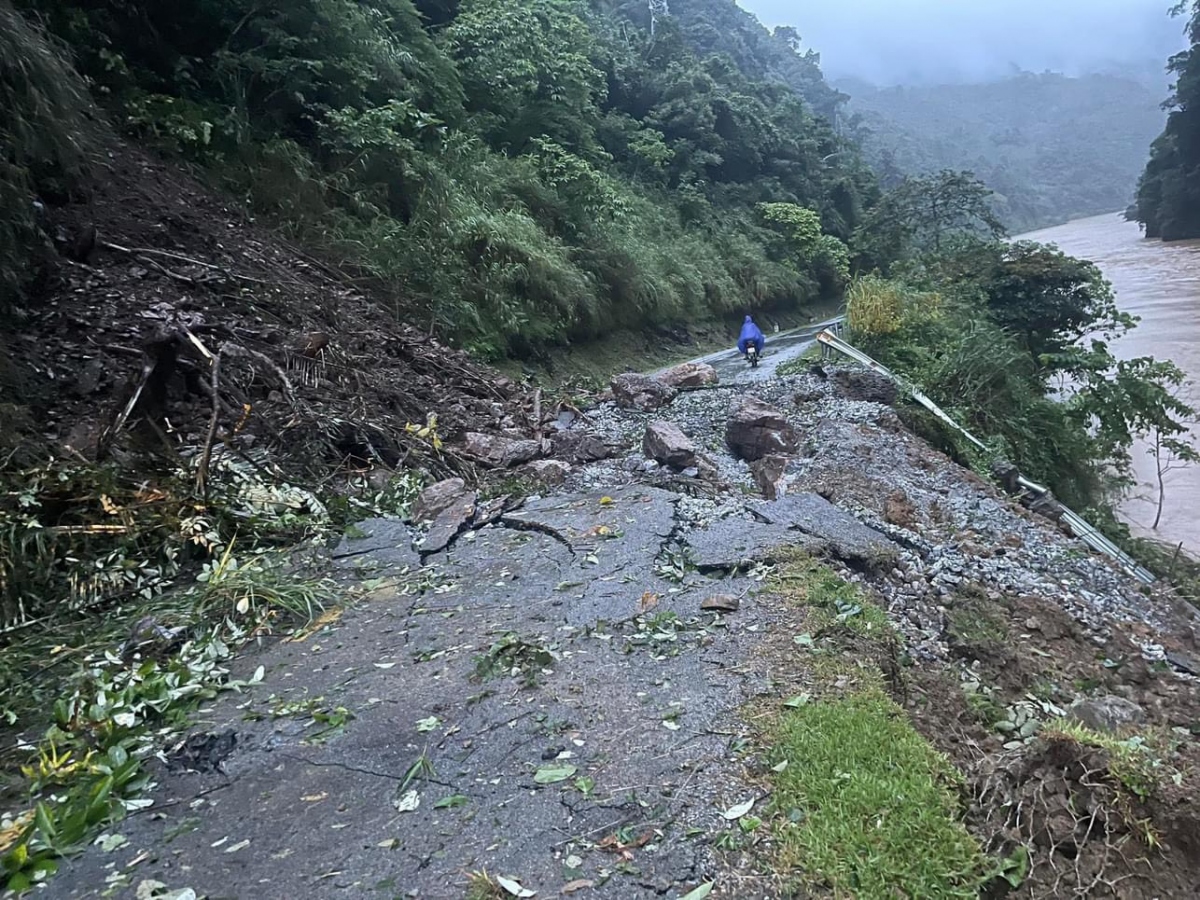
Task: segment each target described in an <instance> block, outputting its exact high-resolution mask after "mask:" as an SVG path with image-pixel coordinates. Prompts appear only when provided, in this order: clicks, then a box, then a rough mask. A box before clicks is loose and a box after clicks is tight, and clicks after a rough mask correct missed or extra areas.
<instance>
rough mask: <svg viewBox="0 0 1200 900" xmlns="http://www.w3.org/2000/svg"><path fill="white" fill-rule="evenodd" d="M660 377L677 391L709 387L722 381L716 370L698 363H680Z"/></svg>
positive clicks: (705, 364) (706, 364)
mask: <svg viewBox="0 0 1200 900" xmlns="http://www.w3.org/2000/svg"><path fill="white" fill-rule="evenodd" d="M658 377H659V378H660V379H661V380H662V381H664V382H666V383H667V384H669V385H670V386H671V387H673V388H676V389H677V390H688V389H691V388H700V387H707V386H708V385H710V384H716V383H717V382H718V381H720V379H719V378H718V377H717V370H716V369H714V368H713V367H712V366H710V365H709V364H708V363H698V362H686V363H680V364H679V365H677V366H675V367H674V368H671V369H667V371H665V372H663V373H662V374H661V375H659V376H658Z"/></svg>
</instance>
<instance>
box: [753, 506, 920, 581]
mask: <svg viewBox="0 0 1200 900" xmlns="http://www.w3.org/2000/svg"><path fill="white" fill-rule="evenodd" d="M750 510H751V511H752V512H753V513H754V515H755V516H757V517H758V518H759V519H760V520H762V521H763V522H764V523H766V524H767V525H772V526H777V527H783V528H787V529H794V530H796V531H801V532H803V533H804V534H806V535H809V536H811V537H814V538H817V539H819V540H821V541H824V542H825V543H827V544H828V546H829V548H830V550H832V552H833V554H834V555H835V556H836V557H837V558H838V559H841V560H842V561H843V562H846V563H850V564H851V565H858V566H865V567H867V568H868V569H871V570H874V571H878V570H882V569H886V568H890V567H891V566H893V565H895V562H896V559H897V558H898V556H899V552H900V548H899V547H897V546H896V544H894V543H893V542H892V541H891V540H889V539H888V538H886V537H884V535H882V534H881V533H879V532H878V531H876V530H875V529H873V528H868V527H867V526H866V525H864V524H863V523H862V522H860V521H858V519H856V518H854V516H852V515H850V513H848V512H846V511H845V510H843V509H841V508H839V507H837V506H834V505H833V504H832V503H830V502H829V501H828V500H826V499H825V498H824V497H821V496H818V495H817V494H788V495H786V496H784V497H780V498H779V499H778V500H760V501H757V502H754V503H751V504H750Z"/></svg>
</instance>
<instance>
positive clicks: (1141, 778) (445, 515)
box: [46, 370, 1200, 898]
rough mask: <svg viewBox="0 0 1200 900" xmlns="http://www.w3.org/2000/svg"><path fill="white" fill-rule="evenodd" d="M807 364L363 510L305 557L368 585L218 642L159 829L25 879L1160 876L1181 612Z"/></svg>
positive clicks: (162, 801) (730, 889) (560, 881)
mask: <svg viewBox="0 0 1200 900" xmlns="http://www.w3.org/2000/svg"><path fill="white" fill-rule="evenodd" d="M825 376H826V377H821V376H818V375H816V374H806V375H800V376H790V377H786V378H782V379H778V380H776V381H774V382H771V383H766V384H762V385H760V386H758V387H756V388H755V389H754V394H755V395H756V398H753V399H752V398H751V396H750V395H749V394H748V393H747V389H746V388H744V387H739V386H730V387H719V386H718V387H707V388H703V389H700V390H697V391H694V392H687V393H684V394H682V395H680V396H678V397H674V398H673V396H672V395H673V392H672V391H671V390H667V389H663V388H662V387H661V386H660V385H658V384H656V383H654V382H648V381H646V380H643V379H637V378H627V379H621V380H620V381H619V382H618V384H617V397H618V399H621V398H624V400H625V402H630V398H632V397H634V396H639V397H641V398H642V399H641V400H639V401H637V402H639V403H642V404H645V403H649V404H650V405H656V404H659V403H661V404H662V407H661V408H660V409H657V410H655V411H650V412H640V411H637V410H628V409H622V408H620V407H619V406H618V405H617V403H615V402H612V401H608V402H602V403H600V404H599V405H598V406H596V407H595V408H593V409H589V410H588V411H587V414H586V417H584V418H579V417H577V416H574V415H563V416H558V417H551V416H550V415H549V414H547V418H546V421H545V423H544V425H545V427H546V428H547V431H548V433H553V434H555V435H556V440H558V441H562V440H566V439H567V438H570V439H571V440H572V441H573V442H574V443H575V444H576V445H577V446H584V445H589V446H593V447H596V448H600V449H598V451H597V454H596V455H600V452H601V450H602V449H603V446H604V445H607V446H608V447H609V448H612V449H611V452H612V454H613V455H612V456H611V458H609V459H603V460H596V461H593V462H590V463H580V464H577V465H576V466H574V467H572V468H571V469H569V470H567V469H564V468H562V467H555V468H554V469H553V470H552V469H550V468H547V467H545V466H542V467H541V469H540V472H541V474H542V476H546V475H550V474H557V475H558V476H560V477H561V478H563V479H564V483H563V484H562V485H560V486H559V487H543V488H542V492H543V494H544V496H542V497H537V496H529V497H526V498H525V499H524V500H521V499H517V498H510V499H508V500H497V501H485V500H483V499H482V498H481V497H477V496H476V494H475V493H474V492H473V491H471V490H470V489H469V488H467V487H466V486H465V485H462V484H453V483H452V484H447V485H443V486H441V487H439V488H438V489H436V490H433V491H430V492H427V494H426V496H425V498H424V499H423V501H422V502H421V503H420V504H419V505H418V509H417V512H416V513H415V514H414V518H415V519H417V520H419V521H424V522H425V523H426V524H419V525H410V524H407V523H402V522H399V521H396V520H374V521H368V522H364V523H361V524H360V525H359V526H358V528H357V529H356V530H355V531H354V532H353V533H351V534H350V535H348V536H347V538H346V539H345V540H344V541H343V543H342V544H341V546H340V547H339V548H338V549H337V550H336V551H335V552H334V554H333V561H334V564H335V566H337V568H338V569H339V571H340V572H341V576H340V577H341V578H342V579H344V580H346V581H348V582H351V583H354V582H362V580H363V579H369V582H368V584H369V586H370V587H371V589H372V591H371V593H370V594H369V596H368V597H367V598H366V600H365V601H364V602H362V603H360V604H357V605H355V606H351V607H349V608H346V609H345V610H344V611H342V610H339V615H338V616H337V617H330V619H329V620H327V621H326V623H325V624H324V625H323V627H321V628H320V629H318V630H316V631H315V632H311V633H307V634H306V635H304V636H303V637H302V638H301V639H300V640H299V641H294V642H289V643H285V644H281V645H278V646H277V647H275V648H273V649H270V650H267V651H266V652H264V653H261V654H255V655H252V656H250V657H248V658H247V659H245V660H244V661H243V662H242V663H241V667H242V668H243V669H244V670H245V671H246V672H247V673H248V672H250V671H252V670H253V669H254V668H255V667H256V666H260V665H261V666H263V667H264V670H265V673H266V674H265V680H264V684H263V685H262V686H260V687H258V688H255V689H253V691H252V692H251V693H250V694H249V695H248V696H239V697H230V698H229V699H228V700H225V701H221V702H218V703H217V704H216V705H215V706H214V707H213V708H212V709H211V710H209V711H208V712H206V714H205V715H204V717H203V722H202V724H201V725H200V729H201V733H200V734H199V735H198V736H197V737H196V738H194V739H193V740H191V741H189V742H188V743H187V744H186V745H184V747H183V748H182V751H176V752H174V753H172V754H171V755H170V756H169V759H170V760H171V761H170V763H169V764H168V766H166V767H163V768H162V769H161V771H159V772H158V773H157V775H158V778H159V780H160V782H161V784H160V787H159V788H158V789H157V791H156V792H155V793H154V794H153V795H152V796H154V798H155V800H156V805H157V806H158V808H159V809H160V812H161V816H159V817H154V816H138V817H136V818H134V819H131V820H130V821H128V822H126V823H124V824H123V825H122V826H121V834H122V836H123V838H124V840H125V841H127V843H124V844H122V845H121V846H119V847H118V848H117V849H116V850H115V851H112V852H110V853H106V852H104V850H102V849H101V848H99V847H97V848H93V849H91V850H89V851H88V852H87V853H86V854H84V855H83V856H82V857H81V858H79V859H77V860H74V861H72V862H70V863H69V864H68V865H66V866H65V870H64V871H63V872H62V873H61V874H60V875H59V876H58V877H57V879H56V880H54V881H53V882H52V883H51V885H50V887H49V889H48V891H46V896H52V897H56V896H63V897H66V896H92V895H95V894H97V893H99V891H100V890H101V888H100V887H99V885H100V884H101V883H102V880H103V879H104V877H105V874H106V872H107V871H108V870H109V867H111V866H112V865H113V864H114V863H115V864H116V868H115V869H113V870H112V874H111V875H109V876H108V877H109V878H110V880H111V879H116V880H117V881H118V882H119V883H123V884H129V885H133V884H136V883H139V882H141V883H145V881H147V880H153V881H158V882H160V883H162V884H164V885H165V886H168V887H170V888H172V889H183V888H185V887H187V888H192V889H194V890H195V891H196V892H197V893H198V894H199V893H206V892H207V893H212V892H217V891H219V892H221V893H223V894H229V895H239V896H240V895H241V894H243V893H249V892H254V891H260V890H261V889H262V888H261V886H262V885H263V884H269V885H270V886H271V890H272V892H275V893H278V894H279V895H280V896H312V897H318V896H321V897H323V896H335V895H339V896H340V895H341V894H342V893H345V892H346V891H351V892H356V891H357V892H361V891H367V890H370V889H376V890H393V891H395V890H402V891H406V892H408V893H409V894H410V895H412V896H417V897H429V898H451V897H460V896H468V897H487V896H503V895H504V894H503V893H501V892H502V891H508V892H509V893H511V892H512V891H513V890H517V891H518V893H519V891H520V890H521V889H525V890H536V891H537V892H538V894H539V896H540V895H542V894H547V895H549V894H553V893H556V892H558V891H560V890H561V891H566V892H571V893H574V892H579V893H580V894H581V895H582V896H595V897H611V898H630V897H652V896H661V895H664V894H666V895H670V896H679V895H681V894H683V893H684V892H685V891H687V890H690V889H692V888H694V887H696V886H698V885H706V884H709V883H710V882H711V883H713V888H712V894H711V896H721V897H731V898H732V897H738V898H747V897H778V896H783V895H785V892H786V891H787V890H789V889H791V888H794V887H795V886H796V885H798V884H799V883H802V882H805V881H808V882H811V883H813V884H816V885H825V886H828V887H833V888H835V889H844V890H854V891H855V892H856V893H858V894H859V895H860V896H871V897H874V896H884V895H886V894H890V892H891V891H894V890H896V889H900V890H902V891H904V892H905V893H907V894H911V895H914V896H962V897H970V896H975V895H976V894H977V893H978V891H979V890H980V888H981V886H983V885H984V884H985V883H991V882H993V881H996V880H998V881H997V883H1002V884H1010V885H1011V886H1013V887H1014V888H1015V891H1016V893H1015V895H1016V896H1028V897H1062V896H1080V897H1084V896H1087V897H1095V896H1109V895H1112V896H1122V897H1180V898H1183V897H1190V896H1191V895H1192V886H1193V885H1194V883H1195V881H1196V878H1197V875H1198V873H1200V858H1197V856H1196V853H1195V845H1194V838H1193V835H1194V833H1195V829H1196V827H1197V825H1200V822H1197V821H1196V813H1195V807H1194V805H1193V799H1194V790H1195V788H1194V785H1193V783H1192V775H1191V770H1192V767H1193V766H1194V765H1195V763H1196V762H1197V761H1200V760H1198V759H1197V748H1196V745H1195V741H1194V739H1193V737H1192V735H1191V733H1190V731H1189V729H1192V728H1193V727H1194V723H1195V722H1196V721H1197V716H1198V714H1200V708H1198V706H1197V701H1196V698H1195V696H1194V683H1195V677H1196V675H1197V673H1198V672H1200V665H1198V664H1197V662H1196V659H1195V657H1194V656H1192V655H1191V654H1194V653H1195V652H1196V650H1197V644H1196V632H1195V627H1194V622H1195V619H1194V616H1193V614H1192V613H1191V611H1189V610H1187V609H1185V608H1183V607H1181V606H1180V605H1179V604H1178V603H1176V602H1175V601H1174V600H1173V599H1172V598H1171V596H1170V595H1169V593H1167V592H1165V591H1161V590H1154V591H1146V590H1144V589H1143V588H1142V587H1141V586H1140V585H1138V584H1137V583H1136V582H1134V581H1133V580H1131V579H1129V578H1127V577H1126V576H1124V575H1123V574H1121V573H1120V572H1119V571H1116V570H1115V569H1114V568H1112V567H1111V566H1110V565H1109V564H1108V563H1107V562H1106V561H1105V560H1103V559H1100V558H1097V557H1094V556H1091V555H1089V554H1088V553H1087V552H1086V551H1085V550H1084V548H1083V547H1082V546H1081V545H1080V544H1078V542H1076V541H1074V540H1072V539H1070V538H1068V537H1066V536H1064V535H1063V534H1062V533H1060V532H1059V531H1058V530H1057V529H1056V528H1055V527H1054V525H1053V523H1051V522H1049V521H1046V520H1043V519H1039V518H1037V517H1035V516H1033V515H1032V514H1030V513H1028V512H1027V511H1025V510H1023V509H1021V508H1020V507H1019V506H1017V505H1015V504H1014V503H1012V502H1011V501H1010V500H1008V499H1007V498H1005V497H1004V496H1002V495H1001V494H999V493H998V492H997V491H996V490H995V489H993V488H992V487H991V486H989V485H987V484H985V483H984V482H982V481H981V480H980V479H978V478H977V477H975V476H974V475H972V474H971V473H969V472H967V471H965V470H963V469H961V468H959V467H957V466H955V465H954V464H952V463H951V462H950V461H949V460H947V459H946V458H945V457H944V456H941V455H940V454H938V453H935V452H933V451H931V450H930V448H929V447H928V446H926V445H925V444H924V443H922V442H921V441H920V440H918V439H916V438H915V437H913V436H912V435H911V434H910V433H908V432H907V431H905V429H904V428H903V427H902V426H901V424H900V422H899V420H898V418H897V416H896V414H895V411H894V409H893V408H892V407H891V406H890V404H891V403H893V402H895V392H894V391H893V390H890V389H889V388H888V386H887V385H883V384H879V383H876V382H875V381H874V380H872V379H870V378H866V377H864V376H862V375H861V374H858V373H856V372H853V371H848V370H842V371H835V372H829V373H825ZM630 388H631V389H632V390H630ZM767 403H769V404H773V405H774V408H773V409H772V408H771V407H770V406H766V405H764V404H767ZM731 405H733V406H736V407H738V408H739V409H740V411H739V412H737V413H736V414H732V415H731V409H730V408H731ZM655 421H658V422H660V424H659V425H658V426H656V428H655V437H652V438H651V439H650V440H648V441H646V442H645V443H643V432H644V431H645V428H646V426H647V425H648V424H650V423H652V422H655ZM661 423H670V424H673V425H674V426H677V427H678V428H679V429H680V430H681V431H683V432H686V433H687V434H686V435H684V434H678V433H675V432H674V431H673V430H672V429H671V428H670V427H666V426H664V424H661ZM688 435H690V437H691V438H692V439H694V443H692V442H690V441H689V440H688V437H687V436H688ZM571 436H574V437H571ZM643 446H645V447H647V448H648V450H649V452H650V453H651V454H653V455H656V456H658V457H659V458H661V459H663V460H667V461H668V463H667V464H665V465H664V464H660V463H658V462H655V461H653V460H647V459H646V458H645V454H644V452H643ZM731 446H732V447H737V448H738V454H739V455H740V456H746V455H751V456H753V455H756V454H757V453H760V452H763V451H771V456H770V457H768V460H767V462H766V463H761V464H758V465H755V466H751V465H749V464H747V463H746V462H745V461H744V460H743V459H740V458H738V456H735V455H734V453H732V452H731V451H730V447H731ZM522 471H524V472H527V473H528V470H527V469H522V468H520V467H518V466H500V467H499V469H498V471H497V474H498V476H499V477H507V476H508V475H510V474H515V473H521V472H522ZM512 483H513V482H512V481H511V480H509V481H508V484H510V485H511V484H512ZM758 484H761V485H763V486H764V487H766V489H767V490H768V491H769V492H770V493H771V494H772V495H775V494H778V493H779V492H780V490H781V489H782V490H783V491H785V492H786V493H785V494H784V496H782V497H781V498H780V499H778V500H775V501H764V500H757V499H754V498H753V494H754V493H755V492H756V487H755V486H756V485H758ZM430 520H432V525H430V524H428V523H429V521H430ZM418 566H419V567H420V568H418ZM1063 716H1069V718H1070V719H1071V721H1069V722H1068V721H1064V719H1063ZM1077 723H1083V724H1077ZM914 728H915V729H916V732H917V733H919V734H921V735H924V739H925V740H927V741H928V742H930V743H932V745H933V746H935V747H936V748H938V750H940V751H942V752H943V753H945V754H946V755H947V756H948V758H949V760H950V761H951V762H952V763H953V765H954V767H956V768H957V770H958V771H959V772H960V773H961V778H962V781H960V780H959V776H958V775H956V774H955V773H954V770H953V769H951V768H949V767H948V765H947V763H946V760H945V759H943V758H941V757H938V756H937V755H936V754H932V753H931V752H930V751H929V749H928V746H927V745H926V744H924V743H922V741H921V740H919V739H918V738H917V737H916V735H915V734H914V731H913V729H914ZM231 733H232V734H233V735H234V736H235V737H236V741H234V740H230V739H229V737H228V736H229V735H230V734H231ZM889 761H890V764H889ZM960 785H961V787H962V788H964V789H963V790H961V792H960V791H959V790H958V787H957V786H960ZM960 798H961V804H962V805H961V807H960V805H959V804H960ZM747 801H753V802H747ZM964 823H965V826H964ZM106 846H107V845H106ZM1022 848H1023V849H1022ZM984 854H987V855H988V856H990V858H991V862H990V863H989V862H988V861H987V860H986V859H985V856H984ZM502 879H503V880H502ZM1117 883H1119V884H1120V885H1121V887H1120V891H1119V893H1117V892H1116V891H1112V890H1110V887H1109V886H1111V885H1114V884H1117ZM505 884H507V885H510V886H509V887H505ZM513 885H519V886H522V887H512V886H513ZM695 896H701V895H700V894H697V895H695Z"/></svg>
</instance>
